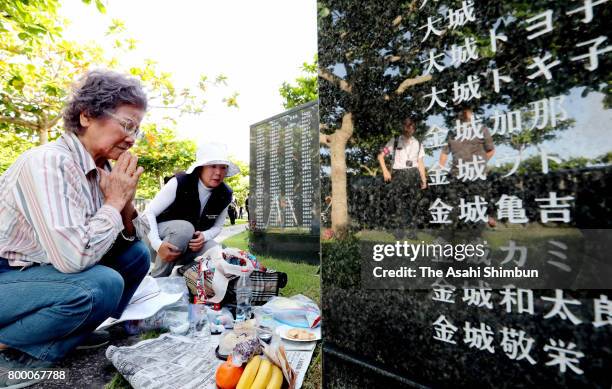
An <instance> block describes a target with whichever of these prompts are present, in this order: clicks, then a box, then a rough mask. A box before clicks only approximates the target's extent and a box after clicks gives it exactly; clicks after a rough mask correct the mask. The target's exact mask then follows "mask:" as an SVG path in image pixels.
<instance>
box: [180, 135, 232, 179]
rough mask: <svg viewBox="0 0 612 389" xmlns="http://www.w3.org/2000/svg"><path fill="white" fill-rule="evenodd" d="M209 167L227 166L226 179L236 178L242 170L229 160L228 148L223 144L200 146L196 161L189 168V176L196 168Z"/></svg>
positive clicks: (204, 144)
mask: <svg viewBox="0 0 612 389" xmlns="http://www.w3.org/2000/svg"><path fill="white" fill-rule="evenodd" d="M208 165H227V174H226V175H225V177H231V176H235V175H236V174H238V173H240V169H239V168H238V166H236V165H235V164H234V163H233V162H232V161H230V160H229V156H228V153H227V146H226V145H224V144H221V143H203V144H201V145H200V146H198V151H197V153H196V161H195V162H194V163H193V164H192V165H191V166H189V169H187V174H191V173H192V172H193V171H194V169H195V168H197V167H199V166H208Z"/></svg>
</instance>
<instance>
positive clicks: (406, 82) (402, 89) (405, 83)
mask: <svg viewBox="0 0 612 389" xmlns="http://www.w3.org/2000/svg"><path fill="white" fill-rule="evenodd" d="M427 81H431V74H426V75H424V76H418V77H414V78H407V79H405V80H404V81H402V83H401V84H400V85H399V86H398V87H397V89H396V90H395V94H396V95H398V96H399V95H401V94H402V93H404V92H405V91H406V89H408V88H410V87H411V86H415V85H418V84H422V83H424V82H427Z"/></svg>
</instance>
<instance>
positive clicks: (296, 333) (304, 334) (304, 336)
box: [287, 328, 317, 340]
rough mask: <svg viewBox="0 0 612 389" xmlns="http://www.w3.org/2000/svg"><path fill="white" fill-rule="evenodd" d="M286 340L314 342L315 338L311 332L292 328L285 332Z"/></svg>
mask: <svg viewBox="0 0 612 389" xmlns="http://www.w3.org/2000/svg"><path fill="white" fill-rule="evenodd" d="M287 338H289V339H295V340H315V339H316V338H317V337H316V335H315V334H313V333H312V332H309V331H306V330H303V329H298V328H293V329H290V330H289V331H287Z"/></svg>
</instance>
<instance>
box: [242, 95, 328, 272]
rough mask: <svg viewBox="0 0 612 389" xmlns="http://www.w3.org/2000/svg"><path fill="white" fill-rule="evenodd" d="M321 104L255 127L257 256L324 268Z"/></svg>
mask: <svg viewBox="0 0 612 389" xmlns="http://www.w3.org/2000/svg"><path fill="white" fill-rule="evenodd" d="M318 126H319V117H318V106H317V102H316V101H313V102H310V103H306V104H303V105H301V106H298V107H295V108H292V109H290V110H289V111H286V112H284V113H282V114H280V115H276V116H274V117H271V118H269V119H266V120H263V121H261V122H259V123H256V124H253V125H251V137H250V139H251V164H250V167H251V175H250V190H251V192H250V196H249V226H250V231H251V237H250V243H251V245H252V249H253V250H254V251H255V252H257V253H273V254H275V255H281V256H285V257H288V258H296V259H301V260H306V261H310V262H312V263H317V264H318V262H319V255H318V252H319V210H320V205H319V199H318V197H319V196H318V193H319V163H318V161H319V158H318V154H319V148H318Z"/></svg>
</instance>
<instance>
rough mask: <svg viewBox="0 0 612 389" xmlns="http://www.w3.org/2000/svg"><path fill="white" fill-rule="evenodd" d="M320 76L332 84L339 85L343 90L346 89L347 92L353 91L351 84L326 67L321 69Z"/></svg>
mask: <svg viewBox="0 0 612 389" xmlns="http://www.w3.org/2000/svg"><path fill="white" fill-rule="evenodd" d="M319 77H321V78H322V79H324V80H326V81H329V82H330V83H332V84H335V85H337V86H338V87H339V88H340V89H341V90H343V91H345V92H346V93H351V92H352V91H353V88H352V86H351V84H349V83H348V82H346V81H345V80H343V79H341V78H340V77H337V76H335V75H333V74H332V73H330V72H329V71H327V70H325V69H319Z"/></svg>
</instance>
